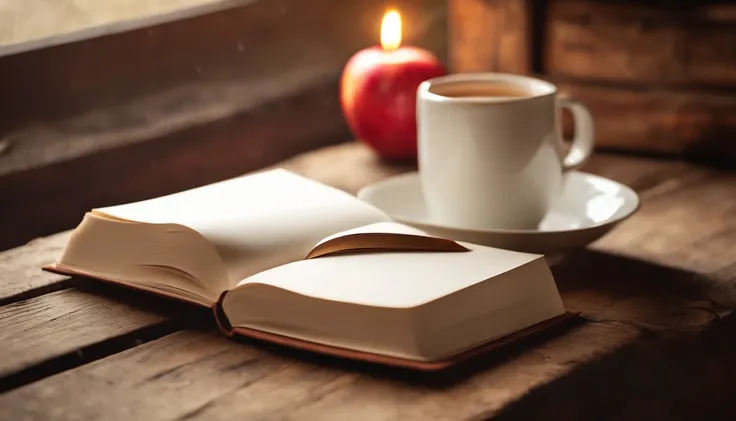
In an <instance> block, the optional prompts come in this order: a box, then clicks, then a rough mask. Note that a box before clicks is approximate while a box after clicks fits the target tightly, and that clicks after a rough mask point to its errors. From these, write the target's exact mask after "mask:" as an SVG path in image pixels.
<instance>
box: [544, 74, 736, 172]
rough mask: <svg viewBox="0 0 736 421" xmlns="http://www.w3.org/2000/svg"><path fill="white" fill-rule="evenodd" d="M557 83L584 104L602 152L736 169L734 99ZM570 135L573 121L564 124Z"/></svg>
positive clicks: (721, 94)
mask: <svg viewBox="0 0 736 421" xmlns="http://www.w3.org/2000/svg"><path fill="white" fill-rule="evenodd" d="M548 79H550V80H551V81H553V82H557V84H558V86H559V89H560V92H561V93H562V94H563V95H567V96H571V97H574V98H577V99H579V100H580V101H582V102H583V103H585V104H586V105H587V106H588V107H589V108H590V110H591V112H592V113H593V116H594V118H595V124H596V145H597V146H598V147H600V148H602V149H609V150H620V151H629V152H644V153H649V154H666V155H672V156H677V157H680V158H684V159H690V160H698V161H703V162H704V163H708V164H722V165H725V166H731V167H734V166H736V141H734V139H736V116H734V113H733V110H734V108H735V107H736V95H734V94H733V93H728V92H718V93H716V92H701V91H693V90H667V89H658V88H647V89H636V88H631V87H624V86H601V85H592V84H585V83H580V82H576V81H572V80H569V79H555V78H552V77H550V78H548ZM564 125H565V127H566V131H567V132H570V131H571V127H572V124H571V121H570V120H569V119H568V120H566V121H565V122H564Z"/></svg>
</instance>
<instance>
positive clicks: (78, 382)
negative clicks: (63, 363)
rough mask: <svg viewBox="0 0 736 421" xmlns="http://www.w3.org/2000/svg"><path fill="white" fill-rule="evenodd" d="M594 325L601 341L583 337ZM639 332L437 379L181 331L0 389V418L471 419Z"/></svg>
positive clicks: (610, 333)
mask: <svg viewBox="0 0 736 421" xmlns="http://www.w3.org/2000/svg"><path fill="white" fill-rule="evenodd" d="M593 332H595V333H597V335H593V336H594V337H595V338H597V339H593V340H590V339H588V340H583V338H586V337H588V336H590V335H591V334H592V333H593ZM634 336H636V333H635V332H634V331H633V330H632V329H627V328H621V327H610V326H602V325H596V326H585V327H581V328H580V329H578V330H575V331H573V332H571V333H570V334H568V335H567V336H566V337H565V338H558V339H554V340H552V341H550V342H548V343H544V344H542V345H540V346H539V347H536V348H533V349H527V350H525V351H520V350H517V352H518V353H519V354H520V355H518V356H517V355H515V354H514V353H510V354H507V355H505V357H506V358H509V360H508V361H504V359H503V358H498V356H497V358H495V359H494V360H493V361H488V362H487V366H488V368H487V369H486V370H484V371H482V372H480V373H478V374H477V375H475V376H471V377H470V378H468V379H466V380H465V381H462V382H458V383H453V382H452V380H453V379H449V380H448V381H443V380H442V379H440V382H439V384H437V385H436V386H431V385H428V384H427V383H424V382H422V381H421V379H412V377H411V376H408V377H407V376H406V375H404V374H403V373H384V374H387V376H382V375H381V374H379V373H376V372H371V371H370V370H360V369H355V368H354V367H353V369H348V370H345V369H344V368H345V366H343V365H341V364H337V365H333V364H322V363H321V362H320V361H318V362H316V363H315V362H310V361H309V360H310V358H309V356H307V355H301V354H297V355H294V354H293V353H290V352H286V354H283V353H282V352H281V351H274V353H270V352H269V351H264V350H257V349H255V348H252V347H250V346H246V345H241V344H238V343H234V342H228V341H226V340H225V339H223V338H218V337H216V336H215V335H210V334H203V333H192V332H188V331H187V332H179V333H176V334H173V335H170V336H167V337H165V338H162V339H159V340H156V341H153V342H149V343H147V344H144V345H141V346H139V347H137V348H136V349H133V350H129V351H125V352H122V353H120V354H117V355H115V356H112V357H109V358H106V359H104V360H100V361H97V362H95V363H92V364H89V365H86V366H83V367H80V368H78V369H74V370H70V371H68V372H65V373H62V374H59V375H57V376H54V377H51V378H48V379H46V380H43V381H40V382H37V383H35V384H32V385H30V386H28V387H24V388H21V389H17V390H15V391H12V392H10V393H7V394H5V395H4V396H0V417H2V418H8V419H18V418H19V417H20V418H23V419H27V420H36V419H38V420H40V419H45V418H46V417H48V416H50V415H53V418H55V419H60V420H77V419H78V420H81V419H85V420H95V419H100V420H102V419H105V420H123V419H131V418H133V419H138V418H146V419H151V420H154V419H161V420H163V419H208V420H220V419H222V420H224V419H232V417H237V418H243V419H304V420H312V419H314V420H317V419H319V420H328V419H344V418H345V417H346V416H347V414H350V417H351V419H352V418H355V419H371V420H375V419H387V420H388V419H403V420H413V419H427V417H429V416H431V417H432V418H433V419H457V420H461V419H472V417H473V416H477V415H479V414H483V413H486V412H487V411H488V410H489V409H493V408H500V407H502V406H503V405H504V404H505V403H507V402H509V401H510V400H512V399H513V398H514V397H517V396H520V395H521V394H523V393H524V392H525V391H526V390H528V388H529V387H530V386H532V385H534V384H537V383H541V382H543V381H544V380H545V379H548V378H551V377H554V376H556V375H560V374H561V373H563V372H564V371H567V370H568V369H569V368H570V366H571V363H572V362H573V361H578V360H586V359H589V358H593V357H595V356H596V355H598V354H599V353H600V348H601V347H602V348H609V347H614V348H615V347H616V345H617V344H618V343H621V342H623V341H625V340H628V339H630V338H631V337H634ZM564 341H573V342H576V343H577V344H578V345H579V346H576V347H570V346H565V345H564ZM300 357H303V358H300ZM62 385H66V386H65V387H61V386H62ZM112 408H115V410H111V409H112ZM366 408H370V410H366Z"/></svg>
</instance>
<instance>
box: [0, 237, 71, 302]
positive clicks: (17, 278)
mask: <svg viewBox="0 0 736 421" xmlns="http://www.w3.org/2000/svg"><path fill="white" fill-rule="evenodd" d="M69 234H70V232H68V231H67V232H62V233H59V234H56V235H52V236H50V237H46V238H39V239H38V240H36V241H32V242H30V243H28V244H26V245H25V246H22V247H18V248H15V249H12V250H8V251H5V252H0V305H3V304H6V303H8V302H12V301H18V300H20V299H23V298H24V297H25V294H28V293H32V294H39V293H44V292H48V291H53V290H54V289H58V288H63V287H64V286H65V285H67V284H68V283H69V282H67V281H68V280H69V279H70V278H69V277H67V276H63V275H57V274H54V273H49V272H44V271H42V270H41V267H42V266H43V265H47V264H50V263H53V262H54V261H55V260H56V258H57V257H58V256H59V254H61V251H62V250H63V248H64V246H65V245H66V242H67V241H68V238H69Z"/></svg>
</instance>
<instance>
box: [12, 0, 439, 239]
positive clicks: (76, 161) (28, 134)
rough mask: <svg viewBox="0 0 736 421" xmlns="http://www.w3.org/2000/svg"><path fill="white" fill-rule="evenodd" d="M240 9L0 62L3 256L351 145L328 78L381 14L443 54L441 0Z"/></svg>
mask: <svg viewBox="0 0 736 421" xmlns="http://www.w3.org/2000/svg"><path fill="white" fill-rule="evenodd" d="M241 3H243V4H242V5H240V6H238V7H233V8H230V9H227V10H222V11H217V12H212V13H206V14H204V15H199V16H195V17H192V18H188V19H183V20H179V21H175V22H170V23H166V24H160V25H155V26H150V27H144V28H141V29H138V30H133V31H127V32H123V33H119V34H114V35H109V36H103V37H96V38H91V39H87V40H82V41H79V42H74V43H67V44H63V45H58V46H54V47H50V48H44V49H39V50H34V51H28V52H24V53H20V54H14V55H9V56H5V57H0V96H1V97H2V98H3V104H4V105H3V108H2V112H1V113H0V201H1V206H0V233H2V235H0V249H4V248H9V247H13V246H16V245H19V244H22V243H23V242H26V241H28V240H30V239H32V238H34V237H37V236H43V235H49V234H52V233H54V232H58V231H61V230H64V229H68V228H73V227H74V226H75V225H76V224H77V223H78V222H79V221H80V220H81V217H82V215H83V213H84V212H85V211H87V210H89V209H91V208H92V207H100V206H106V205H111V204H115V203H124V202H128V201H133V200H142V199H146V198H150V197H155V196H159V195H163V194H167V193H171V192H175V191H179V190H183V189H186V188H191V187H195V186H199V185H204V184H207V183H211V182H215V181H219V180H222V179H226V178H230V177H234V176H237V175H239V174H242V173H245V172H248V171H251V170H254V169H258V168H262V167H264V166H267V165H271V164H274V163H276V162H279V161H281V160H283V159H285V158H287V157H289V156H292V155H295V154H297V153H299V152H303V151H306V150H310V149H314V148H317V147H320V146H324V145H329V144H334V143H339V142H344V141H346V140H349V139H350V133H349V131H348V128H347V126H346V124H345V122H344V120H343V117H342V113H341V110H340V108H339V103H338V80H339V77H340V74H341V71H342V68H343V66H344V64H345V62H346V61H347V60H348V58H349V57H350V56H351V55H352V54H353V53H354V52H356V51H357V50H359V49H361V48H364V47H367V46H370V45H375V44H377V43H378V42H379V34H380V22H381V18H382V16H383V13H384V12H385V10H386V9H387V8H388V7H397V8H398V9H399V10H400V11H401V13H402V15H403V17H404V21H405V31H404V38H405V40H406V42H407V43H412V44H415V45H419V46H422V47H424V48H427V49H429V50H431V51H433V52H435V54H437V55H438V56H440V57H441V58H442V59H443V60H445V59H446V43H447V31H446V3H445V1H444V0H398V1H392V2H386V1H382V0H351V1H332V0H310V1H302V0H254V1H250V2H241Z"/></svg>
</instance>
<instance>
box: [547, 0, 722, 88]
mask: <svg viewBox="0 0 736 421" xmlns="http://www.w3.org/2000/svg"><path fill="white" fill-rule="evenodd" d="M549 3H550V4H549V8H548V16H547V20H548V30H547V34H546V35H547V36H546V55H545V56H546V58H547V59H546V63H545V71H546V72H548V73H549V74H551V75H553V76H557V75H564V76H570V77H574V78H578V79H589V80H607V81H615V82H627V83H632V84H636V85H651V84H655V85H660V84H679V85H709V86H729V87H732V88H733V87H734V86H736V55H734V54H732V53H727V52H733V51H736V18H734V16H736V14H735V13H734V12H736V7H734V5H733V4H723V2H709V1H678V2H675V3H676V4H673V5H668V4H666V3H664V2H646V1H645V2H633V1H624V2H621V1H618V2H610V1H609V2H600V1H581V0H555V1H551V2H549ZM653 3H654V4H653Z"/></svg>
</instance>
